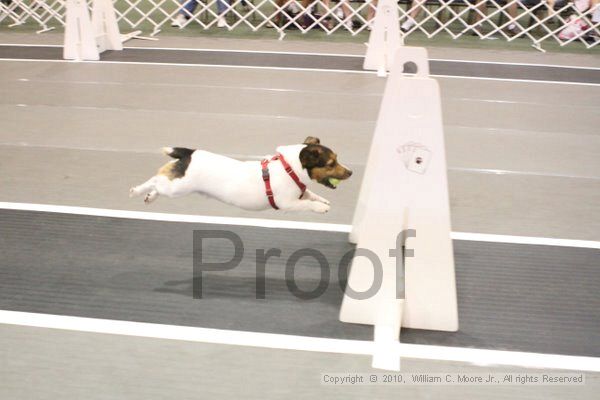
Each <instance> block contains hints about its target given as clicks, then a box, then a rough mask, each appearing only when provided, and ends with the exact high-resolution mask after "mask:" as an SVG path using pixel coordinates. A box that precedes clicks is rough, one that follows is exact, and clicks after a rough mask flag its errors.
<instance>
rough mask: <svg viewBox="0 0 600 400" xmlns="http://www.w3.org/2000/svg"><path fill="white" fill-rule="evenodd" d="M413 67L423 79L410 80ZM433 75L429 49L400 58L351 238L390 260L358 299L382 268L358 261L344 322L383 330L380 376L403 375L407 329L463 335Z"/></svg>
mask: <svg viewBox="0 0 600 400" xmlns="http://www.w3.org/2000/svg"><path fill="white" fill-rule="evenodd" d="M407 62H412V63H414V64H415V66H416V68H417V70H416V74H415V75H414V76H407V75H404V74H403V73H402V71H403V69H404V65H405V63H407ZM428 70H429V68H428V59H427V52H426V51H425V49H422V48H411V47H402V48H400V49H399V50H397V51H396V54H395V57H394V63H393V66H392V70H391V73H390V75H389V77H388V82H387V85H386V88H385V92H384V96H383V100H382V103H381V108H380V112H379V117H378V120H377V126H376V129H375V134H374V137H373V142H372V145H371V150H370V153H369V158H368V162H367V169H366V171H365V176H364V179H363V183H362V187H361V191H360V195H359V201H358V205H357V209H356V211H355V216H354V221H353V230H352V233H351V235H350V240H351V241H352V242H354V243H356V244H357V249H368V250H369V251H371V252H373V253H374V254H375V255H376V256H377V257H376V258H378V259H379V260H380V261H381V269H382V271H383V279H382V281H381V285H380V288H379V290H378V291H377V292H376V293H375V294H374V295H372V296H370V297H368V298H365V299H357V298H356V295H355V294H353V292H365V291H367V290H368V289H369V288H371V287H372V286H373V284H374V277H375V274H374V270H375V267H374V265H373V260H370V259H369V258H367V257H365V256H364V254H362V255H361V254H360V253H357V254H358V255H357V256H356V257H355V258H354V260H353V263H352V266H351V269H350V273H349V276H348V287H347V289H346V293H345V295H344V299H343V302H342V307H341V311H340V320H341V321H343V322H350V323H359V324H369V325H374V327H375V328H374V332H375V334H374V336H375V341H376V343H377V346H376V347H377V348H378V349H379V351H378V352H377V353H376V354H375V356H374V358H373V366H374V367H377V368H386V369H396V370H397V369H399V367H400V360H399V357H398V356H397V353H394V352H393V351H391V349H393V348H394V346H393V345H394V344H395V343H397V342H398V338H399V333H400V328H401V326H404V327H407V328H416V329H431V330H443V331H456V330H458V311H457V301H456V284H455V276H454V258H453V250H452V241H451V239H450V211H449V199H448V185H447V177H446V157H445V147H444V135H443V127H442V110H441V101H440V93H439V87H438V84H437V82H436V81H435V80H433V79H431V78H429V77H428ZM408 229H412V230H414V233H415V235H416V236H414V237H413V236H412V235H411V233H410V232H406V230H408ZM403 244H406V248H407V249H413V250H414V256H410V253H409V250H406V251H405V252H403V251H401V250H400V248H401V247H402V245H403ZM392 249H397V250H392ZM357 251H360V250H357ZM404 253H406V256H405V254H404ZM403 270H404V273H403ZM402 284H404V298H403V299H402V298H401V297H402V296H398V295H397V294H398V292H401V290H400V289H401V288H400V286H401V285H402ZM375 286H376V285H375Z"/></svg>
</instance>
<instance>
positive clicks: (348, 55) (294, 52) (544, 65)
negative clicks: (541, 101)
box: [0, 43, 600, 71]
mask: <svg viewBox="0 0 600 400" xmlns="http://www.w3.org/2000/svg"><path fill="white" fill-rule="evenodd" d="M0 46H11V47H63V46H62V45H58V44H22V43H21V44H19V43H2V44H1V45H0ZM124 49H136V50H137V49H147V50H175V51H198V52H202V51H214V52H222V53H253V54H256V53H258V54H289V55H301V56H323V57H356V58H364V54H347V53H346V54H344V53H313V52H304V51H275V50H239V49H211V48H190V47H146V46H127V47H124ZM429 61H441V62H457V63H474V64H498V65H518V66H525V67H550V68H573V69H588V70H594V71H597V70H600V68H597V67H582V66H578V65H562V64H537V63H522V62H507V61H482V60H464V59H457V58H430V59H429Z"/></svg>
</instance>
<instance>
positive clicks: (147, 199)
mask: <svg viewBox="0 0 600 400" xmlns="http://www.w3.org/2000/svg"><path fill="white" fill-rule="evenodd" d="M157 197H158V192H156V191H153V192H150V193H148V194H147V195H146V197H144V203H146V204H150V203H152V202H153V201H154V200H156V198H157Z"/></svg>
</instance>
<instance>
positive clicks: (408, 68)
mask: <svg viewBox="0 0 600 400" xmlns="http://www.w3.org/2000/svg"><path fill="white" fill-rule="evenodd" d="M418 70H419V68H418V67H417V64H415V63H414V62H412V61H407V62H405V63H404V66H403V69H402V73H403V74H416V73H417V71H418Z"/></svg>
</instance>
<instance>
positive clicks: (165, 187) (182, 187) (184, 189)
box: [154, 175, 193, 197]
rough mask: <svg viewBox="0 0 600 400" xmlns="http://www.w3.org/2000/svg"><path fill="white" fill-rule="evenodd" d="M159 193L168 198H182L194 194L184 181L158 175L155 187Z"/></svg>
mask: <svg viewBox="0 0 600 400" xmlns="http://www.w3.org/2000/svg"><path fill="white" fill-rule="evenodd" d="M154 187H155V188H156V190H158V193H160V194H162V195H165V196H168V197H181V196H185V195H186V194H190V193H192V192H193V190H192V189H190V187H189V185H188V184H187V182H184V181H182V179H180V178H177V179H173V180H171V179H169V178H167V177H166V176H162V175H158V176H157V177H156V182H155V186H154Z"/></svg>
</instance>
